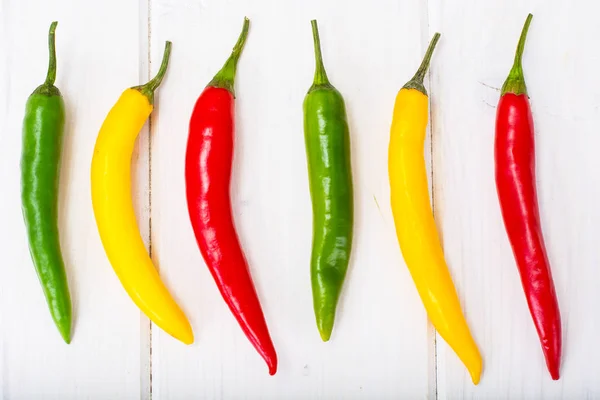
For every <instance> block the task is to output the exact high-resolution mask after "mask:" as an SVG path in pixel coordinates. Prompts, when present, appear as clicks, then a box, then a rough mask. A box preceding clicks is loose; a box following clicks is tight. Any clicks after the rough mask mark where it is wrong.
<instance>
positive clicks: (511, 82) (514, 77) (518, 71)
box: [500, 14, 533, 96]
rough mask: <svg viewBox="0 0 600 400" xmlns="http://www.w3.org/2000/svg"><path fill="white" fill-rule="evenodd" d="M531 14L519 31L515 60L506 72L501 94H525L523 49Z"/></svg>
mask: <svg viewBox="0 0 600 400" xmlns="http://www.w3.org/2000/svg"><path fill="white" fill-rule="evenodd" d="M532 18H533V15H532V14H529V15H528V16H527V19H526V20H525V25H523V30H522V31H521V37H520V38H519V44H518V45H517V51H516V53H515V61H514V63H513V66H512V68H511V70H510V73H509V74H508V78H506V81H504V85H502V92H501V93H500V95H501V96H504V95H505V94H506V93H513V94H516V95H520V94H524V95H526V96H527V86H526V85H525V77H524V76H523V64H522V61H523V50H525V40H526V39H527V32H528V31H529V25H530V24H531V19H532Z"/></svg>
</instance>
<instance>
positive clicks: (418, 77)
mask: <svg viewBox="0 0 600 400" xmlns="http://www.w3.org/2000/svg"><path fill="white" fill-rule="evenodd" d="M440 36H441V35H440V34H439V33H438V32H436V33H435V34H434V35H433V38H432V39H431V42H429V47H427V52H426V53H425V57H423V61H421V65H420V66H419V69H418V70H417V72H416V73H415V75H414V76H413V77H412V79H411V80H410V81H408V82H406V84H405V85H404V86H402V89H416V90H418V91H419V92H421V93H423V94H424V95H425V96H427V90H426V89H425V86H424V85H423V80H424V79H425V74H426V73H427V70H428V69H429V64H430V63H431V56H432V55H433V51H434V50H435V46H436V45H437V42H438V40H440Z"/></svg>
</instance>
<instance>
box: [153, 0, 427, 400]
mask: <svg viewBox="0 0 600 400" xmlns="http://www.w3.org/2000/svg"><path fill="white" fill-rule="evenodd" d="M376 3H377V4H376V6H374V7H366V6H365V4H364V3H363V2H360V1H347V2H345V3H344V6H343V7H340V3H339V2H337V1H316V0H312V1H304V2H297V3H294V2H279V1H268V0H260V1H254V2H252V3H249V2H244V1H241V0H236V1H227V2H223V1H208V0H206V1H202V2H183V1H182V2H175V3H174V2H167V1H158V0H153V1H152V7H151V30H152V53H153V55H154V57H156V55H157V54H158V52H159V51H160V49H161V47H162V43H163V42H164V40H166V39H171V40H172V41H173V60H172V64H171V69H170V73H169V76H168V77H167V79H166V81H165V83H164V85H163V87H162V88H161V90H160V93H159V94H158V102H159V104H158V107H157V110H156V115H155V119H154V125H153V127H154V132H153V138H152V246H153V253H154V257H155V260H156V261H157V262H158V264H160V269H161V274H162V276H163V277H164V278H165V280H166V281H167V282H168V285H169V286H170V287H171V288H173V291H174V293H175V294H176V296H177V298H178V299H179V300H180V302H181V304H182V306H183V307H184V309H185V311H186V312H187V313H188V315H189V317H190V318H191V321H192V325H193V327H194V330H195V334H196V343H195V344H194V345H193V346H191V347H188V348H186V347H184V346H182V345H181V344H179V343H177V342H176V341H174V340H173V339H172V338H170V337H168V336H167V335H165V334H164V333H163V332H161V331H160V330H155V329H153V334H152V338H153V342H152V349H153V350H152V351H153V360H152V365H153V398H156V399H183V398H190V397H195V398H202V399H242V398H245V399H305V398H312V399H334V398H336V399H372V398H377V399H396V398H413V399H414V398H426V397H427V396H428V391H429V382H428V379H429V376H430V374H429V371H428V368H429V364H428V360H429V358H430V357H432V350H433V348H432V343H433V342H432V341H431V340H429V338H428V328H427V320H426V316H425V313H424V310H423V307H422V305H421V304H420V301H419V298H418V296H417V292H416V290H415V289H414V287H413V284H412V281H411V279H410V275H409V274H408V271H407V269H406V267H405V265H404V263H403V261H402V257H401V255H400V251H399V248H398V245H397V242H396V238H395V233H394V228H393V221H392V216H391V212H390V209H389V208H390V207H389V199H388V197H389V189H388V181H387V143H388V140H389V124H390V122H391V112H392V107H393V102H394V97H395V94H396V92H397V90H398V89H399V88H400V87H401V86H402V84H404V82H405V81H406V80H408V79H409V78H410V76H412V74H413V73H414V70H415V69H416V67H417V65H418V62H419V59H420V57H421V55H422V54H423V51H424V47H423V42H424V41H421V40H406V38H409V37H410V38H414V37H417V38H420V37H421V36H422V34H423V30H424V29H426V25H425V26H424V25H423V24H422V21H421V17H423V18H426V9H424V8H423V4H422V2H420V1H403V2H402V3H401V4H400V3H399V2H397V1H387V0H386V1H378V2H376ZM340 13H341V14H340ZM244 15H247V16H248V17H249V18H250V20H251V27H250V34H249V38H248V42H247V45H246V48H245V50H244V54H243V55H242V58H241V61H240V64H239V68H238V76H237V84H236V94H237V104H236V106H237V111H236V118H237V132H236V147H235V161H234V173H233V175H234V176H233V184H232V187H233V210H234V214H235V220H236V223H237V227H238V231H239V234H240V237H241V242H242V244H243V246H244V249H245V250H246V255H247V257H248V260H249V263H250V269H251V272H252V275H253V278H254V281H255V284H256V286H257V290H258V293H259V297H260V299H261V300H262V304H263V308H264V311H265V315H266V318H267V321H268V324H269V327H270V330H271V334H272V336H273V340H274V343H275V346H276V348H277V350H278V355H279V372H278V373H277V375H276V376H274V377H269V376H268V374H267V370H266V366H265V365H264V363H263V361H262V360H261V359H260V357H259V356H258V355H257V354H256V353H255V351H254V349H253V348H252V346H251V345H250V344H249V343H248V341H247V340H246V338H245V337H244V335H243V333H242V332H241V330H240V328H239V327H238V326H237V324H236V322H235V320H234V319H233V317H232V316H231V314H230V312H229V310H228V309H227V307H226V305H225V304H224V302H223V301H222V299H221V297H220V295H219V293H218V291H217V289H216V287H215V284H214V281H213V280H212V277H211V276H210V274H209V272H208V270H207V268H206V266H205V264H204V262H203V260H202V257H201V255H200V252H199V250H198V248H197V245H196V243H195V239H194V236H193V232H192V229H191V227H190V223H189V219H188V215H187V205H186V202H185V187H184V154H185V146H186V141H187V130H188V121H189V116H190V114H191V110H192V107H193V105H194V103H195V100H196V98H197V97H198V95H199V94H200V92H201V91H202V90H203V88H204V86H205V85H206V84H207V83H208V82H209V81H210V80H211V79H212V77H213V75H214V74H215V73H216V72H217V71H218V70H219V68H221V66H222V64H223V63H224V62H225V59H226V58H227V57H228V55H229V52H230V51H231V48H232V46H233V44H234V43H235V40H236V38H237V35H238V34H239V31H240V29H241V24H242V19H243V16H244ZM312 18H317V20H318V22H319V27H320V33H321V40H322V45H323V53H324V58H325V65H326V68H327V72H328V75H329V77H330V79H331V81H332V83H333V84H334V85H335V86H336V87H337V88H338V90H340V92H341V93H342V95H343V96H344V98H345V99H346V106H347V111H348V114H349V118H350V132H351V133H350V134H351V140H352V157H353V166H354V182H355V201H356V214H355V216H356V229H355V232H356V233H355V235H356V236H355V242H354V245H355V247H354V251H353V257H352V261H351V265H350V269H349V273H348V277H347V280H346V284H345V288H344V292H343V295H342V298H341V300H340V301H341V304H340V308H339V311H338V316H337V320H336V326H335V328H334V333H333V337H332V340H331V341H330V342H329V343H326V344H324V343H322V342H321V341H320V338H319V334H318V331H317V328H316V325H315V322H314V315H313V310H312V300H311V294H310V293H311V289H310V275H309V257H310V243H311V210H310V199H309V192H308V181H307V179H308V178H307V171H306V156H305V151H304V138H303V130H302V101H303V99H304V95H305V94H306V91H307V90H308V88H309V86H310V85H311V82H312V77H313V73H314V56H313V47H312V37H311V28H310V19H312ZM425 35H426V34H425ZM425 41H426V39H425ZM408 61H411V62H408Z"/></svg>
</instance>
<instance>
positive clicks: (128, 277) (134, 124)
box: [91, 42, 194, 344]
mask: <svg viewBox="0 0 600 400" xmlns="http://www.w3.org/2000/svg"><path fill="white" fill-rule="evenodd" d="M170 50H171V43H170V42H167V45H166V47H165V54H164V56H163V62H162V65H161V67H160V70H159V72H158V74H157V75H156V77H155V78H154V79H152V80H151V81H150V82H148V83H147V84H145V85H143V86H139V87H134V88H131V89H127V90H125V91H124V92H123V94H122V95H121V97H120V98H119V100H118V101H117V103H116V104H115V105H114V106H113V108H112V109H111V110H110V112H109V113H108V115H107V117H106V119H105V120H104V123H103V124H102V127H101V128H100V132H99V133H98V138H97V140H96V147H95V149H94V157H93V159H92V171H91V179H92V203H93V208H94V215H95V217H96V224H97V225H98V232H99V233H100V238H101V240H102V244H103V245H104V250H105V251H106V255H107V256H108V259H109V261H110V263H111V265H112V267H113V269H114V271H115V273H116V274H117V276H118V277H119V280H120V281H121V284H122V285H123V287H124V288H125V290H126V291H127V293H128V294H129V296H130V297H131V299H132V300H133V301H134V302H135V304H137V306H138V307H139V308H140V309H141V310H142V311H143V312H144V313H145V314H146V315H147V316H148V318H150V319H151V320H152V321H153V322H154V323H155V324H156V325H158V326H159V327H160V328H162V329H163V330H164V331H165V332H167V333H168V334H170V335H171V336H173V337H175V338H176V339H179V340H180V341H182V342H183V343H185V344H191V343H192V342H193V341H194V334H193V332H192V328H191V326H190V323H189V322H188V320H187V318H186V316H185V315H184V313H183V311H181V309H180V308H179V306H178V305H177V303H176V302H175V300H174V299H173V298H172V297H171V295H170V294H169V291H168V290H167V288H166V287H165V285H164V284H163V283H162V281H161V279H160V276H159V275H158V272H157V270H156V268H155V267H154V265H153V263H152V260H151V259H150V257H149V255H148V253H147V252H146V248H145V246H144V242H143V241H142V237H141V235H140V232H139V229H138V225H137V222H136V219H135V213H134V209H133V203H132V199H131V156H132V153H133V149H134V145H135V139H136V137H137V136H138V134H139V132H140V130H141V129H142V127H143V126H144V123H145V122H146V119H148V117H149V116H150V113H151V112H152V109H153V100H154V90H156V88H157V87H158V86H159V85H160V82H161V81H162V78H163V76H164V74H165V72H166V69H167V64H168V61H169V54H170Z"/></svg>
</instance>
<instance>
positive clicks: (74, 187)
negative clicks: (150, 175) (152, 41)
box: [0, 0, 148, 399]
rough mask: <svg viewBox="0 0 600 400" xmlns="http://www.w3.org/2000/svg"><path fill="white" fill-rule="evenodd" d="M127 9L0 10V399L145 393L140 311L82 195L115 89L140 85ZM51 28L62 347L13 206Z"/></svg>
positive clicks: (103, 5) (14, 6)
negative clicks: (64, 282) (67, 338)
mask: <svg viewBox="0 0 600 400" xmlns="http://www.w3.org/2000/svg"><path fill="white" fill-rule="evenodd" d="M139 10H140V4H139V3H138V1H127V2H123V1H119V0H105V1H102V2H95V3H89V2H85V3H84V2H75V1H53V2H48V1H38V0H35V1H33V0H30V1H26V2H25V1H12V2H11V1H3V2H0V24H1V25H0V32H1V35H0V42H1V43H2V44H1V46H2V48H1V50H2V51H1V56H0V70H1V71H2V74H1V78H0V99H1V100H0V102H1V103H0V104H2V106H1V107H0V125H1V128H2V129H1V132H0V187H2V195H1V196H0V221H2V229H0V243H1V246H2V256H3V266H2V268H0V282H1V285H2V286H1V290H0V324H1V328H0V372H1V373H0V398H2V399H32V398H44V399H82V398H86V399H106V398H112V399H118V398H140V397H142V393H144V392H147V391H148V390H144V389H143V388H142V387H141V384H140V382H141V379H140V376H141V375H140V365H142V363H141V361H142V359H141V357H142V354H143V353H144V352H143V351H141V347H140V343H141V342H140V335H141V331H142V329H141V325H140V313H139V311H138V309H137V308H136V307H135V305H133V303H132V302H131V301H130V300H129V298H128V297H127V295H126V293H125V291H124V290H123V289H122V288H121V286H120V284H119V282H118V280H117V278H116V276H115V275H114V273H113V271H112V269H111V267H110V265H109V264H108V261H107V259H106V256H105V255H104V251H103V249H102V245H101V243H100V239H99V237H98V233H97V230H96V226H95V222H94V217H93V213H92V207H91V199H90V187H89V185H90V184H89V182H90V179H89V173H90V172H89V171H90V170H89V168H90V162H91V158H92V152H93V147H94V143H95V140H96V135H97V133H98V130H99V128H100V125H101V123H102V121H103V119H104V117H105V116H106V113H107V112H108V110H109V109H110V107H112V105H113V104H114V102H115V101H116V99H117V98H118V96H119V95H120V93H121V91H122V90H123V89H125V88H126V87H128V86H132V85H135V84H137V83H138V82H139V79H140V76H139V68H140V53H139V51H138V49H139V47H140V43H141V41H142V40H146V38H145V37H140V31H139V25H138V18H139V13H140V11H139ZM52 20H58V21H59V25H58V29H57V51H58V77H57V86H58V87H59V88H60V90H61V91H62V93H63V95H64V98H65V102H66V109H67V123H66V131H65V141H64V152H63V160H62V171H61V193H60V212H59V214H60V217H59V219H60V229H61V232H62V236H61V243H62V245H63V253H64V258H65V263H66V267H67V274H68V278H69V282H70V287H71V293H72V298H73V306H74V330H73V341H72V343H71V345H69V346H67V345H65V344H64V343H63V342H62V340H61V339H60V337H59V335H58V333H57V330H56V328H55V327H54V324H53V322H52V319H51V318H50V314H49V312H48V309H47V306H46V304H45V300H44V297H43V295H42V290H41V288H40V285H39V283H38V279H37V277H36V274H35V271H34V268H33V265H32V262H31V259H30V256H29V251H28V248H27V242H26V236H25V230H24V225H23V220H22V216H21V209H20V197H19V191H20V189H19V172H18V171H19V158H20V149H21V124H22V119H23V112H24V109H25V101H26V99H27V96H29V94H30V93H31V92H32V91H33V89H35V87H36V86H37V85H39V84H40V83H41V82H42V81H43V79H44V76H45V74H46V68H47V63H48V61H47V60H48V50H47V32H48V27H49V25H50V22H51V21H52ZM141 158H142V160H143V158H144V157H141ZM147 168H148V164H147V163H146V167H145V169H146V170H147ZM146 181H147V179H146ZM143 225H144V224H142V226H143ZM146 236H147V234H146Z"/></svg>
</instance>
